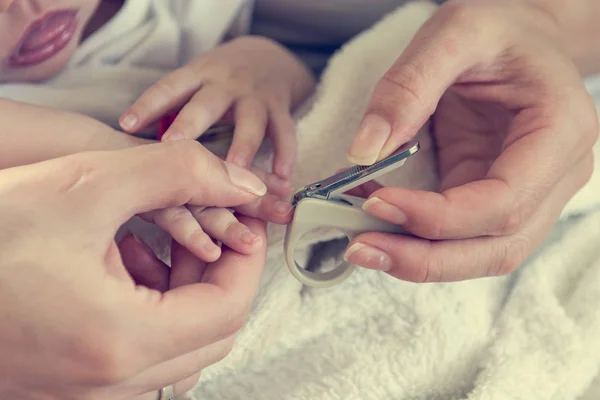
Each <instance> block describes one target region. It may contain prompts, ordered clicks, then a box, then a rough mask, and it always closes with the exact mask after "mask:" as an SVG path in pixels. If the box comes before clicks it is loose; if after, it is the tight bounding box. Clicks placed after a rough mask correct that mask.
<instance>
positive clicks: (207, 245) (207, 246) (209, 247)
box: [202, 239, 219, 253]
mask: <svg viewBox="0 0 600 400" xmlns="http://www.w3.org/2000/svg"><path fill="white" fill-rule="evenodd" d="M202 247H203V248H204V250H206V251H208V252H209V253H213V252H215V251H217V250H219V246H217V245H216V244H215V242H213V241H212V240H210V239H208V240H206V242H204V243H203V245H202Z"/></svg>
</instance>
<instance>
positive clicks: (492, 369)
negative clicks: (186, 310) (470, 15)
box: [191, 2, 600, 400]
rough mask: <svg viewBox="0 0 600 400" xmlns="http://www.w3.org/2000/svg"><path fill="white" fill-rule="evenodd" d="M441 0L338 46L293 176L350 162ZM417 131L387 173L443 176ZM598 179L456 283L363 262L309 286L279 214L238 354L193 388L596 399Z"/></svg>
mask: <svg viewBox="0 0 600 400" xmlns="http://www.w3.org/2000/svg"><path fill="white" fill-rule="evenodd" d="M434 10H435V7H434V6H433V5H432V4H428V3H423V2H419V3H414V4H410V5H408V6H405V7H402V8H400V9H398V10H397V11H396V12H394V13H392V14H391V15H390V16H388V17H387V18H385V19H384V20H383V21H382V22H380V23H379V24H378V25H376V26H375V27H374V28H373V29H371V30H369V31H367V32H365V33H364V34H362V35H360V36H359V37H358V38H356V39H355V40H353V41H352V42H350V43H349V44H348V45H347V46H345V48H343V49H342V50H341V51H340V52H339V54H337V55H336V56H335V57H334V59H333V60H332V61H331V63H330V65H329V67H328V69H327V71H326V73H325V75H324V77H323V82H322V83H321V86H320V88H319V92H318V94H317V96H316V99H315V101H314V104H313V105H312V108H310V110H309V111H308V113H307V114H306V116H304V117H303V118H301V119H300V121H299V125H298V127H299V132H298V140H299V146H300V155H299V166H298V172H297V174H296V178H295V182H296V184H297V186H301V185H304V184H306V183H308V182H311V181H314V180H316V179H320V178H322V177H324V176H326V175H328V174H330V173H332V172H334V171H335V170H337V169H338V168H340V167H342V166H344V165H345V164H346V161H345V153H346V150H347V148H348V145H349V143H350V140H351V137H352V135H353V133H354V132H355V131H356V128H357V125H358V123H359V119H360V116H361V115H362V112H363V111H364V108H365V105H366V102H367V100H368V97H369V94H370V93H371V91H372V89H373V87H374V85H375V83H376V81H377V80H378V79H379V77H381V75H382V74H383V72H384V71H385V70H386V69H387V68H388V67H389V66H390V65H391V63H392V62H393V61H394V59H395V57H396V56H397V55H398V54H399V53H400V52H401V51H402V49H403V48H404V47H405V46H406V45H407V43H408V41H409V40H410V38H411V37H412V35H413V34H414V33H415V31H416V30H417V29H418V27H419V26H420V25H421V24H422V23H423V22H424V21H425V20H426V19H427V18H428V17H429V16H430V14H431V13H432V12H433V11H434ZM588 83H589V84H590V88H593V84H594V81H590V82H588ZM592 92H593V91H592ZM419 139H420V140H421V142H422V143H424V148H423V150H422V151H421V152H420V153H418V154H417V155H416V156H414V158H413V159H412V160H410V161H408V162H407V163H406V164H405V166H404V167H402V168H401V169H399V170H398V171H397V173H395V174H393V175H391V176H387V177H386V179H385V181H386V183H396V184H401V185H404V186H407V187H412V188H424V189H433V188H434V187H435V184H436V176H435V172H434V171H435V168H434V163H433V154H432V153H431V146H430V143H431V142H430V140H429V137H428V134H427V132H426V130H424V131H423V132H421V133H420V134H419ZM596 150H599V149H598V148H596ZM596 153H598V151H596ZM596 162H598V161H596ZM599 193H600V176H599V173H598V168H596V172H595V174H594V177H593V179H592V180H591V181H590V183H589V184H588V185H587V186H586V187H585V188H584V189H583V190H582V191H581V192H580V193H579V194H578V195H577V196H576V197H575V198H574V199H573V201H571V203H569V206H568V207H567V208H566V209H565V212H564V213H563V220H562V221H561V222H560V223H558V224H557V227H556V228H555V229H554V231H553V232H552V233H551V234H550V235H549V237H548V239H547V241H546V243H545V244H544V245H542V246H540V248H539V249H538V250H537V251H536V253H535V254H534V255H532V256H531V257H530V260H529V261H528V262H527V263H526V264H525V265H524V266H523V267H522V268H521V269H519V270H518V271H517V272H515V273H513V274H512V275H510V276H507V277H500V278H488V279H479V280H474V281H466V282H458V283H447V284H424V285H423V284H421V285H420V284H412V283H406V282H401V281H398V280H395V279H393V278H390V277H389V276H387V275H385V274H382V273H378V272H373V271H366V270H359V271H358V272H356V273H355V274H353V275H352V276H351V277H350V278H349V279H348V280H347V281H346V282H343V283H342V284H340V285H338V286H335V287H333V288H329V289H310V288H303V287H302V286H301V285H300V284H299V283H298V282H296V281H295V280H294V279H293V278H292V277H291V276H290V275H289V273H288V272H287V270H286V268H285V264H284V261H283V256H282V252H283V249H282V236H283V230H282V228H281V227H277V226H271V227H270V229H269V253H268V262H267V268H266V271H265V273H264V276H263V280H262V284H261V290H260V292H259V294H258V297H257V299H256V301H255V304H254V307H253V313H252V315H251V318H250V320H249V322H248V323H247V325H246V326H245V327H244V328H243V329H242V331H241V332H240V334H239V335H238V340H237V344H236V346H235V347H234V350H233V351H232V353H231V355H230V356H228V357H227V358H226V359H225V360H223V361H222V362H221V363H219V364H217V365H214V366H212V367H210V368H207V369H206V370H205V371H203V374H202V377H201V380H200V382H199V384H198V386H197V387H196V388H195V389H194V390H193V391H192V392H191V396H192V397H193V398H194V399H197V400H213V399H215V400H216V399H219V400H229V399H231V400H233V399H260V400H291V399H298V400H301V399H302V400H303V399H306V400H309V399H310V400H341V399H343V400H352V399H360V400H367V399H378V400H379V399H396V400H398V399H410V400H417V399H423V400H425V399H427V400H434V399H444V400H450V399H452V400H455V399H456V400H458V399H465V400H494V399H498V400H510V399H527V400H537V399H540V400H542V399H544V400H545V399H555V400H570V399H582V400H583V399H585V400H590V399H598V398H600V391H598V389H599V388H600V380H597V381H596V382H595V383H593V382H592V380H593V378H594V376H595V375H596V374H597V373H598V369H599V367H600V339H599V338H600V248H599V247H598V242H599V241H600V212H598V211H596V212H593V211H592V210H593V209H594V208H595V207H597V206H598V202H599V199H600V196H599ZM574 215H580V216H578V217H574ZM316 239H318V238H313V240H316ZM586 391H587V393H586Z"/></svg>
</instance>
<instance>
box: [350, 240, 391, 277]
mask: <svg viewBox="0 0 600 400" xmlns="http://www.w3.org/2000/svg"><path fill="white" fill-rule="evenodd" d="M344 260H346V261H347V262H349V263H350V264H354V265H358V266H361V267H365V268H369V269H374V270H378V271H389V270H390V269H392V259H391V258H390V256H389V255H388V254H387V253H385V252H383V251H381V250H379V249H376V248H375V247H371V246H368V245H366V244H363V243H354V244H353V245H352V246H350V247H349V248H348V249H347V250H346V254H344Z"/></svg>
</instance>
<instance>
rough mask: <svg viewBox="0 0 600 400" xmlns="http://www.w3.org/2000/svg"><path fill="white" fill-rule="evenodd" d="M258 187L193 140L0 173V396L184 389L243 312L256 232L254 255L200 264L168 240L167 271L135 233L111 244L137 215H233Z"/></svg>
mask: <svg viewBox="0 0 600 400" xmlns="http://www.w3.org/2000/svg"><path fill="white" fill-rule="evenodd" d="M264 191H265V188H264V184H263V183H262V181H260V180H259V179H258V178H257V177H256V176H255V175H253V174H252V173H251V172H249V171H247V170H246V169H244V168H242V167H238V166H236V165H233V164H228V163H225V162H223V161H221V160H219V159H218V158H217V157H215V156H214V155H212V154H211V153H209V152H208V150H206V149H204V148H203V147H202V146H201V145H200V144H198V143H195V142H193V141H190V143H186V141H180V142H174V143H170V144H168V143H162V144H150V145H146V146H140V147H135V148H130V149H127V150H119V151H104V152H90V153H78V154H76V155H72V156H68V157H64V158H57V159H53V160H50V161H45V162H42V163H38V164H31V165H28V166H22V167H15V168H8V169H4V170H1V171H0V225H1V226H2V227H3V229H2V230H1V231H0V254H2V257H1V259H0V287H1V288H2V290H0V314H2V316H3V323H2V324H0V354H2V357H0V398H3V399H8V398H14V399H20V400H36V399H50V398H51V399H98V400H102V399H107V400H108V399H110V400H118V399H131V398H135V399H138V400H155V399H157V398H158V396H157V390H159V389H161V388H163V387H166V388H167V389H168V390H169V392H170V391H171V389H172V387H171V385H174V391H175V393H176V394H181V393H182V392H185V391H186V390H188V389H190V388H191V386H193V385H194V384H195V383H196V381H197V378H198V373H199V371H200V370H201V369H202V368H204V367H206V366H208V365H210V364H212V363H214V362H216V361H218V360H220V359H221V358H223V357H224V356H225V355H226V354H227V353H228V351H229V350H230V348H231V346H232V342H233V335H234V334H235V332H236V331H237V329H238V328H239V327H240V326H241V325H242V324H243V322H244V320H245V318H246V317H247V313H248V311H249V309H250V306H251V304H252V301H253V298H254V294H255V292H256V288H257V285H258V282H259V278H260V273H261V271H262V268H263V265H264V262H265V255H266V254H265V253H266V234H265V226H264V223H263V222H261V221H258V220H256V219H253V218H247V217H242V218H240V222H242V223H244V224H245V225H246V226H247V227H248V228H249V229H251V230H252V232H253V233H254V234H256V235H257V236H258V237H259V238H260V242H261V243H262V246H261V247H262V248H259V249H257V251H255V252H252V254H240V253H237V252H235V251H233V250H230V249H227V248H225V249H224V250H223V253H222V254H221V257H220V258H219V259H218V260H217V261H216V262H214V263H205V262H202V261H201V260H199V259H198V258H196V257H195V256H194V255H193V254H192V253H190V252H189V251H187V250H186V249H185V248H183V247H181V246H177V245H176V246H175V248H174V250H173V254H172V268H171V269H169V268H166V266H164V265H163V266H160V265H158V261H157V260H156V259H152V257H151V255H150V257H148V256H149V255H148V253H147V252H146V253H144V250H143V246H142V245H141V244H136V243H139V242H137V241H136V240H132V239H135V238H133V237H132V236H128V237H126V238H125V239H124V241H123V242H121V243H120V245H119V246H117V244H116V243H115V240H114V236H115V233H116V231H117V229H118V228H119V227H120V226H121V225H122V224H123V223H124V222H126V221H127V220H128V219H129V218H131V217H132V216H133V215H135V214H139V213H143V212H149V211H152V210H156V209H162V208H165V207H175V206H181V205H184V204H191V205H196V206H217V207H232V206H237V205H240V204H244V203H248V202H251V201H253V200H254V199H256V198H257V194H256V193H264ZM136 246H137V247H136ZM140 246H142V247H140ZM140 248H141V249H142V250H141V251H140ZM169 275H170V278H169Z"/></svg>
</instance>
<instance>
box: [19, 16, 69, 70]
mask: <svg viewBox="0 0 600 400" xmlns="http://www.w3.org/2000/svg"><path fill="white" fill-rule="evenodd" d="M77 27H78V22H77V10H73V9H69V10H57V11H53V12H50V13H48V14H46V15H44V16H43V17H42V18H40V19H38V20H36V21H34V22H33V23H32V24H31V25H30V26H29V28H28V29H27V31H26V32H25V33H24V34H23V37H22V38H21V40H20V41H19V45H18V46H17V48H16V50H15V51H14V52H13V54H12V55H11V57H10V59H9V67H12V68H19V67H29V66H33V65H37V64H41V63H42V62H44V61H46V60H48V59H50V58H52V57H54V56H55V55H56V54H58V53H59V52H60V51H61V50H62V49H64V48H65V47H66V46H67V45H68V44H69V43H70V42H71V40H72V39H73V36H74V35H75V32H76V31H77Z"/></svg>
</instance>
